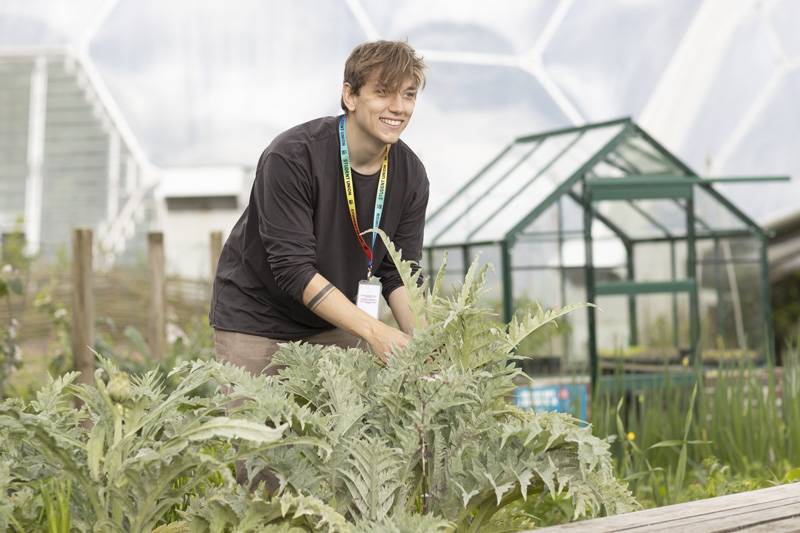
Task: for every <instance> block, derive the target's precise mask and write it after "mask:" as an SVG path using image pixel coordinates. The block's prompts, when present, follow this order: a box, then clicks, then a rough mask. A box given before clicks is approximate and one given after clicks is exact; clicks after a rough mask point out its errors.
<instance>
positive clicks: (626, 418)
mask: <svg viewBox="0 0 800 533" xmlns="http://www.w3.org/2000/svg"><path fill="white" fill-rule="evenodd" d="M784 362H785V364H784V366H783V367H782V368H780V367H774V366H773V365H772V364H767V365H766V366H763V367H757V366H756V365H755V364H754V363H753V362H752V361H750V360H745V361H740V362H734V363H731V362H724V363H722V364H721V365H720V366H719V367H718V368H717V369H716V370H714V371H707V372H706V371H703V369H702V368H701V367H700V366H699V365H698V366H697V367H696V368H689V367H687V368H685V369H684V370H683V371H682V372H679V373H671V372H668V371H666V370H665V372H664V374H663V375H661V376H653V378H654V386H651V387H647V386H645V387H642V388H641V389H635V390H628V391H627V392H625V391H626V388H625V387H624V384H625V379H624V378H625V376H624V375H623V374H622V371H621V370H619V373H618V374H615V375H614V376H613V378H612V379H611V380H607V381H603V380H601V382H600V387H599V388H598V391H597V393H596V394H595V395H594V397H593V402H592V413H593V416H592V422H593V423H594V425H595V431H596V434H597V435H598V436H601V437H603V438H605V439H607V440H608V441H609V442H610V443H611V453H612V455H613V461H614V466H615V473H616V475H617V476H618V477H620V478H622V479H624V480H626V481H628V482H629V487H630V489H631V491H632V492H633V494H634V495H635V496H636V498H637V500H638V501H640V502H641V503H642V504H643V505H644V506H646V507H651V506H661V505H668V504H672V503H676V502H683V501H690V500H695V499H699V498H702V497H714V496H717V495H724V494H730V493H734V492H741V491H743V490H753V489H757V488H763V487H764V486H769V485H773V484H779V483H787V482H791V481H792V480H794V479H797V478H798V477H800V473H798V472H800V469H798V466H799V465H800V447H798V446H797V443H798V442H800V408H798V405H800V365H798V350H797V346H796V345H792V344H789V345H788V347H787V352H786V354H785V360H784ZM693 387H694V390H695V392H693V391H692V388H693ZM695 395H696V396H695Z"/></svg>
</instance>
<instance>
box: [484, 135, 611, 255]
mask: <svg viewBox="0 0 800 533" xmlns="http://www.w3.org/2000/svg"><path fill="white" fill-rule="evenodd" d="M623 127H624V125H623V124H614V125H610V126H606V127H603V128H596V129H591V130H584V131H583V132H581V134H580V135H579V136H575V134H566V135H561V136H559V137H553V138H548V139H547V140H546V141H545V142H543V143H542V147H541V149H540V150H537V151H536V153H535V154H534V157H533V158H531V159H534V158H535V157H536V155H538V154H539V153H543V154H544V153H547V155H548V158H547V160H546V161H545V159H544V158H541V159H538V160H537V161H536V163H537V164H538V166H531V168H529V169H527V171H528V172H527V176H528V179H527V181H524V180H522V179H520V180H519V182H520V183H522V187H521V188H520V189H518V190H515V191H513V193H512V194H508V193H506V195H505V198H504V199H503V200H504V201H502V202H499V201H497V200H496V199H494V200H492V201H489V202H487V204H486V205H485V206H484V208H485V209H486V210H488V211H489V212H490V213H491V216H490V218H489V219H486V222H485V223H484V224H483V225H482V226H481V228H480V229H479V230H478V231H477V232H475V233H474V235H472V237H471V240H474V241H477V242H481V241H493V240H500V239H502V238H504V237H505V235H506V234H507V233H508V232H509V231H511V229H512V228H514V226H516V225H517V224H518V223H519V221H520V219H521V218H523V217H525V216H527V215H528V214H530V213H531V211H532V210H533V209H535V208H536V207H537V206H539V205H540V204H541V203H542V202H543V201H544V200H546V199H547V198H548V197H549V196H550V195H551V194H552V193H553V192H554V191H555V190H556V188H557V187H558V186H560V185H561V184H562V183H564V182H565V181H566V180H568V179H570V178H571V177H573V176H574V175H575V174H576V173H577V172H578V171H579V170H580V169H581V167H582V166H583V165H585V164H586V162H587V161H588V160H589V159H590V158H591V157H592V156H594V155H595V154H596V153H597V152H599V151H600V150H601V149H602V148H603V147H604V146H606V145H607V144H608V143H609V141H611V139H612V138H613V137H614V136H615V135H616V134H617V133H619V132H620V131H621V130H622V128H623ZM551 140H553V141H558V143H557V144H555V143H554V144H552V145H551V147H550V150H549V151H546V150H544V148H545V145H547V144H548V142H549V141H551ZM564 141H567V142H566V143H565V142H564ZM559 147H560V149H559ZM542 161H545V162H544V164H542ZM532 163H533V161H532ZM523 176H524V175H523V174H520V177H523ZM532 177H534V178H535V179H531V178H532ZM484 212H485V211H484Z"/></svg>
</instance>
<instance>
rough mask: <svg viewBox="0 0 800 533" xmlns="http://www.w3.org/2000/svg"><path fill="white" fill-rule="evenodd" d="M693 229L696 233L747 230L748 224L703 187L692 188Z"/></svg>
mask: <svg viewBox="0 0 800 533" xmlns="http://www.w3.org/2000/svg"><path fill="white" fill-rule="evenodd" d="M694 211H695V218H696V219H697V220H696V223H695V228H696V230H697V231H698V233H703V232H705V233H708V228H711V229H712V230H717V231H722V230H728V231H736V230H747V229H748V224H747V223H746V222H745V221H744V220H743V219H741V218H739V216H738V215H736V213H735V212H733V211H731V210H730V209H729V208H728V207H726V206H725V205H724V204H723V203H722V202H720V201H719V200H718V199H717V198H716V197H715V196H713V195H712V194H711V193H709V192H708V191H706V190H705V189H704V188H703V187H695V188H694Z"/></svg>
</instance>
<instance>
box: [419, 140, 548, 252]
mask: <svg viewBox="0 0 800 533" xmlns="http://www.w3.org/2000/svg"><path fill="white" fill-rule="evenodd" d="M537 145H538V143H518V144H514V145H513V146H511V147H510V148H509V150H508V151H507V152H506V153H505V154H503V155H502V156H501V157H500V158H499V159H498V160H497V161H495V162H494V164H492V165H491V166H490V167H489V168H487V169H486V170H485V172H483V174H480V175H479V176H477V177H476V179H475V180H474V181H473V182H472V183H470V184H469V185H467V186H466V187H465V188H464V190H463V191H461V193H460V194H459V195H458V196H457V197H456V198H453V199H452V200H451V201H450V202H448V203H447V205H445V206H444V207H442V209H441V210H440V211H438V212H437V213H435V214H433V215H431V216H430V217H429V218H428V220H426V221H425V240H426V243H425V244H426V245H427V244H430V243H434V242H436V240H437V239H436V237H437V235H439V234H440V233H441V232H442V231H444V230H445V229H446V228H447V227H448V226H450V225H451V224H460V223H464V224H465V225H466V226H467V227H468V226H469V220H470V217H469V216H465V213H467V212H468V211H469V209H470V206H471V205H473V204H474V203H476V202H477V201H478V200H480V199H481V198H483V197H484V196H485V195H486V194H487V193H488V192H489V191H490V190H491V189H492V187H494V186H496V185H497V184H498V183H501V182H502V181H503V180H504V178H505V177H506V176H507V174H508V173H509V171H510V170H511V169H513V168H514V166H515V165H517V164H519V162H520V161H521V160H523V159H524V158H525V157H527V156H528V155H529V154H530V153H531V151H532V150H533V149H535V147H536V146H537ZM462 220H463V221H464V222H462Z"/></svg>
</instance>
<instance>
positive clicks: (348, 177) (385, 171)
mask: <svg viewBox="0 0 800 533" xmlns="http://www.w3.org/2000/svg"><path fill="white" fill-rule="evenodd" d="M346 120H347V116H346V115H345V116H343V117H342V118H341V120H339V146H340V148H341V155H342V173H343V174H344V190H345V192H346V193H347V207H348V208H349V209H350V219H351V220H352V221H353V228H354V229H355V230H356V236H357V237H358V242H359V243H360V244H361V248H363V249H364V253H365V254H367V259H368V260H369V268H368V269H367V280H369V279H370V278H371V277H372V250H373V248H375V239H376V238H377V236H378V235H377V234H376V233H373V234H372V246H371V247H370V246H367V243H366V241H364V237H363V236H362V235H361V231H360V230H359V229H358V218H357V217H356V199H355V195H354V193H353V173H352V171H351V169H350V153H349V152H348V151H347V135H346V134H345V123H346ZM388 178H389V147H388V146H387V147H386V151H385V152H384V154H383V164H382V165H381V176H380V179H379V180H378V192H377V194H376V195H375V221H374V222H373V226H372V227H373V228H377V227H378V226H379V225H380V223H381V214H383V201H384V198H386V181H387V180H388Z"/></svg>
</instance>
